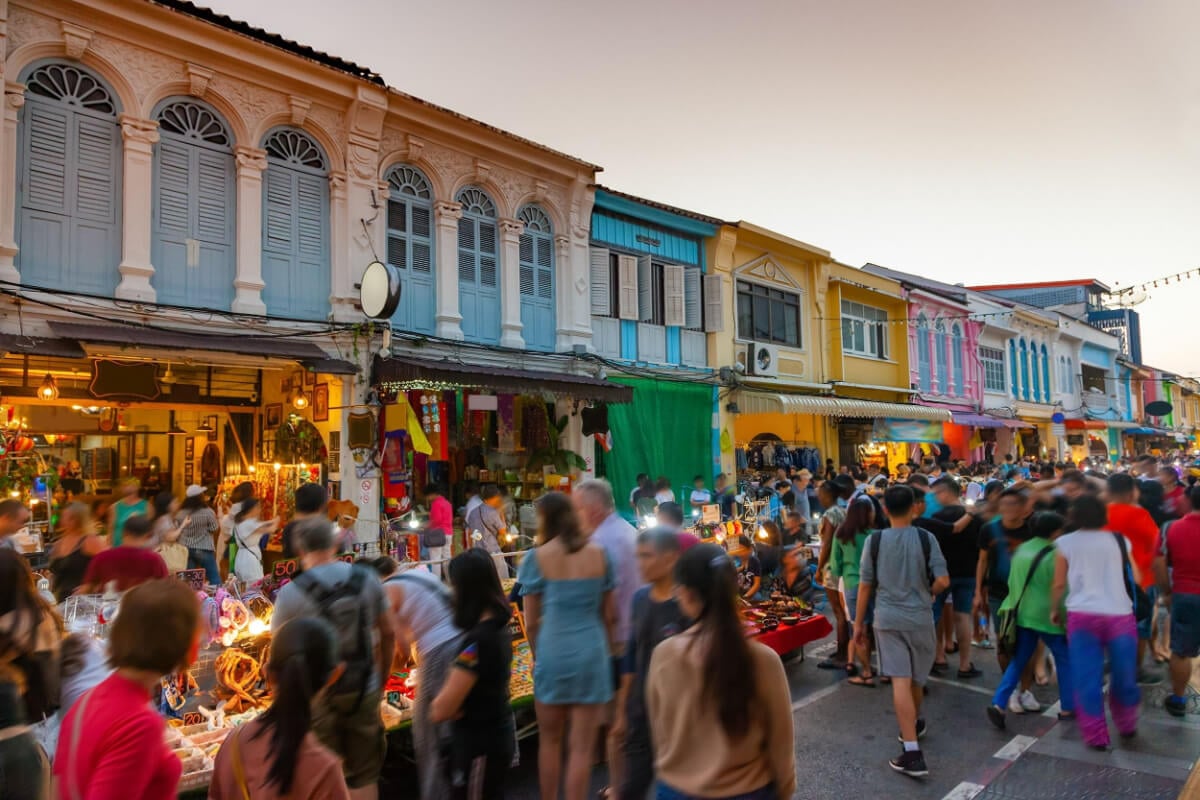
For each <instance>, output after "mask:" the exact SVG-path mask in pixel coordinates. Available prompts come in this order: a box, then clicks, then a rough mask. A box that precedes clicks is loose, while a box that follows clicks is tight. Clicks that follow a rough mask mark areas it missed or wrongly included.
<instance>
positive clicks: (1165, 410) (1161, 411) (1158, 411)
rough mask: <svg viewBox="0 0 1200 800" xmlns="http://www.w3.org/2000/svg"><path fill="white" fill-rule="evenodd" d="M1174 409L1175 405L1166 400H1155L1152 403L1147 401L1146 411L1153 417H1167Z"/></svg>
mask: <svg viewBox="0 0 1200 800" xmlns="http://www.w3.org/2000/svg"><path fill="white" fill-rule="evenodd" d="M1173 410H1174V406H1172V405H1171V404H1170V403H1168V402H1167V401H1166V400H1155V401H1154V402H1152V403H1146V413H1147V414H1148V415H1149V416H1151V417H1165V416H1167V415H1168V414H1170V413H1171V411H1173Z"/></svg>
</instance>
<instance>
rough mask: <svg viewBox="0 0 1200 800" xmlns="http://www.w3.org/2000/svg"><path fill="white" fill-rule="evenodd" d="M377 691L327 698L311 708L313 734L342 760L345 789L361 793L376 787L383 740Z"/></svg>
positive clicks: (383, 751) (384, 744)
mask: <svg viewBox="0 0 1200 800" xmlns="http://www.w3.org/2000/svg"><path fill="white" fill-rule="evenodd" d="M381 700H382V694H381V693H380V690H379V689H375V690H374V691H370V692H366V693H364V694H363V695H362V696H361V702H360V696H359V694H358V692H347V693H346V694H337V695H330V696H329V697H326V698H325V699H324V700H322V701H320V702H319V703H317V704H316V706H315V707H314V708H313V733H314V734H316V736H317V738H318V739H320V740H321V743H322V744H324V745H325V746H326V747H328V748H329V749H330V750H332V751H333V752H334V753H336V754H337V755H339V756H341V758H342V773H343V774H344V775H345V776H346V786H347V787H348V788H350V789H361V788H363V787H364V786H374V785H375V784H377V783H379V773H380V772H381V771H382V770H383V757H384V755H385V754H386V753H387V738H386V737H385V736H384V732H383V720H382V719H381V718H380V716H379V703H380V701H381Z"/></svg>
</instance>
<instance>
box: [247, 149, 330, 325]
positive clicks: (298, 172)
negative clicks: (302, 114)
mask: <svg viewBox="0 0 1200 800" xmlns="http://www.w3.org/2000/svg"><path fill="white" fill-rule="evenodd" d="M263 149H264V150H266V151H267V171H266V174H265V175H264V176H263V244H262V251H263V252H262V273H263V283H265V284H266V286H265V288H264V289H263V302H264V303H266V305H267V313H269V314H272V315H277V316H281V317H295V318H299V319H324V318H325V317H326V316H328V314H329V272H330V268H329V161H328V159H326V157H325V153H324V152H323V151H322V150H321V147H320V145H318V144H317V143H316V141H315V140H314V139H313V138H312V137H311V136H309V135H308V134H307V133H305V132H304V131H300V130H296V129H295V128H278V129H276V130H274V131H272V132H271V133H269V134H267V137H266V139H264V140H263Z"/></svg>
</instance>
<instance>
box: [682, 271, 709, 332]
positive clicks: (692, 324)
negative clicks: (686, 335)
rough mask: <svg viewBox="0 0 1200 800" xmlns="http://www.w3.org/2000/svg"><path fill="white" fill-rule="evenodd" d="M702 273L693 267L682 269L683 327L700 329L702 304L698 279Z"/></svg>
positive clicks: (702, 311)
mask: <svg viewBox="0 0 1200 800" xmlns="http://www.w3.org/2000/svg"><path fill="white" fill-rule="evenodd" d="M702 277H703V273H702V272H700V270H698V269H696V268H695V267H690V268H688V269H685V270H684V271H683V327H685V328H689V329H691V330H700V325H701V323H702V322H703V317H704V306H703V304H702V301H701V299H700V279H701V278H702Z"/></svg>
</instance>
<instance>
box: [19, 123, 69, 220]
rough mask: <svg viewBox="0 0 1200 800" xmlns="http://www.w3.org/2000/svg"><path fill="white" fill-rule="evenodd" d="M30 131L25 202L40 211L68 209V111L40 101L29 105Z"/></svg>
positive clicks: (58, 211)
mask: <svg viewBox="0 0 1200 800" xmlns="http://www.w3.org/2000/svg"><path fill="white" fill-rule="evenodd" d="M25 124H26V126H28V129H29V132H28V135H27V136H26V141H27V142H28V145H27V146H26V147H25V154H24V155H25V159H24V162H25V191H24V196H23V198H22V199H23V201H24V202H23V205H24V207H25V208H29V209H36V210H38V211H49V212H53V213H58V214H65V213H67V149H68V129H69V126H70V124H71V122H70V119H69V116H68V112H66V111H62V110H59V109H57V108H47V107H46V106H45V105H43V104H42V103H39V102H29V103H26V106H25Z"/></svg>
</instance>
